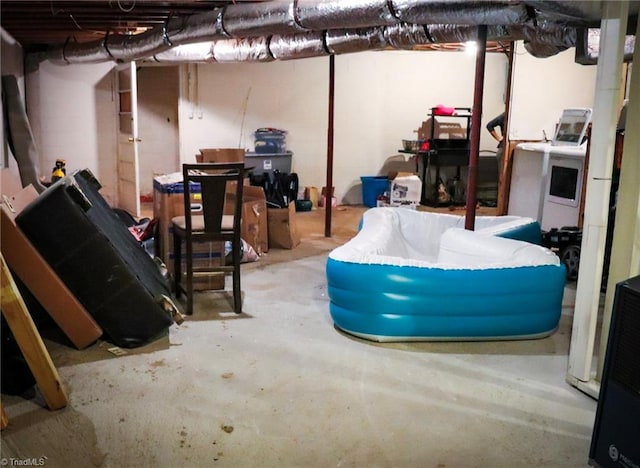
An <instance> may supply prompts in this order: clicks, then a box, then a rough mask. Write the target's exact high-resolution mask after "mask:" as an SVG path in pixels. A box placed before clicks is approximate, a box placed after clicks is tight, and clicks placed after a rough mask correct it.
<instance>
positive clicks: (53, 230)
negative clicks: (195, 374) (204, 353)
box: [16, 170, 173, 348]
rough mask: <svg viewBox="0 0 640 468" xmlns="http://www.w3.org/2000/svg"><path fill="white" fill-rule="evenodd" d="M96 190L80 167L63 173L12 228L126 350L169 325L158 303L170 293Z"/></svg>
mask: <svg viewBox="0 0 640 468" xmlns="http://www.w3.org/2000/svg"><path fill="white" fill-rule="evenodd" d="M99 188H100V185H99V183H98V182H97V180H96V179H95V178H94V177H93V175H92V174H91V173H90V172H89V171H87V170H85V171H80V172H75V173H74V174H72V175H68V176H66V177H64V178H63V179H61V180H59V181H58V182H56V183H54V184H53V185H51V186H50V187H49V188H47V190H45V191H44V192H43V193H42V194H40V196H39V197H38V198H37V199H36V200H34V201H33V202H32V203H31V204H30V205H29V206H27V207H26V208H25V209H24V210H23V211H22V212H21V213H20V214H19V215H18V216H17V217H16V224H17V225H18V227H19V228H20V229H21V230H22V232H23V233H24V234H25V235H26V236H27V238H28V239H29V241H30V242H31V243H32V244H33V246H34V247H35V248H36V249H37V250H38V252H39V253H40V255H42V257H43V258H44V259H45V260H46V261H47V263H48V264H49V265H50V266H51V267H52V268H53V270H54V271H55V272H56V273H57V274H58V276H59V277H60V279H61V280H62V281H63V282H64V283H65V284H66V285H67V287H68V288H69V290H70V291H71V292H72V293H73V294H74V295H75V296H76V298H77V299H78V301H79V302H80V303H81V304H82V305H83V306H84V307H85V308H86V309H87V311H88V312H89V313H90V314H91V315H92V316H93V318H94V319H95V320H96V322H98V324H99V325H100V326H101V327H102V328H103V330H104V332H105V333H106V334H107V335H108V337H109V338H110V339H111V341H112V342H113V343H114V344H116V345H118V346H121V347H126V348H132V347H136V346H140V345H143V344H145V343H148V342H149V341H152V340H153V339H155V338H158V337H159V336H161V335H162V334H164V333H166V331H167V329H168V327H169V326H170V325H171V324H172V323H173V318H172V316H171V314H170V313H169V312H167V311H166V310H165V307H164V306H163V296H164V297H167V298H168V297H170V289H169V285H168V282H167V280H166V279H165V277H164V276H162V273H161V272H160V270H159V268H158V266H157V265H156V263H155V261H154V260H153V259H152V258H151V257H150V256H149V255H148V254H147V253H146V252H145V250H144V249H143V248H142V246H141V245H140V244H139V243H138V242H137V241H136V240H135V238H134V237H133V236H132V235H131V233H130V232H129V230H128V228H127V226H126V225H125V223H124V222H123V221H122V220H121V219H120V217H118V215H117V214H116V213H115V212H114V211H113V210H112V209H111V208H110V207H109V205H108V204H107V202H106V200H105V199H104V198H103V197H102V195H100V193H99V192H98V189H99ZM52 294H55V291H52Z"/></svg>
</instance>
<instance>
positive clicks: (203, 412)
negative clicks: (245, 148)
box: [1, 208, 596, 468]
mask: <svg viewBox="0 0 640 468" xmlns="http://www.w3.org/2000/svg"><path fill="white" fill-rule="evenodd" d="M361 211H362V210H358V209H355V208H346V209H344V210H338V211H337V213H336V215H337V217H338V219H340V221H337V222H336V223H335V224H334V231H333V232H334V236H333V238H331V239H325V238H324V237H323V235H322V232H323V230H322V229H321V228H320V227H321V225H322V224H321V221H322V220H323V217H322V215H321V214H322V213H323V212H312V213H309V214H307V213H304V214H301V215H303V217H304V218H302V219H303V221H305V223H306V224H305V226H307V228H306V229H307V230H306V231H304V232H303V237H304V241H303V243H302V244H301V245H300V246H299V247H297V248H296V249H293V250H291V251H283V250H280V251H276V250H272V251H271V252H269V253H268V254H267V255H266V256H265V257H263V258H262V259H261V260H260V261H258V262H256V263H252V264H246V265H244V267H243V278H242V281H243V284H242V286H243V291H244V311H245V312H244V313H243V314H242V315H239V316H236V315H235V314H233V313H227V312H225V311H226V310H230V309H229V307H230V306H229V299H228V298H227V297H225V296H223V295H220V294H214V293H202V294H199V295H198V298H197V302H196V308H195V313H194V315H193V316H192V317H190V318H189V319H188V320H187V321H186V322H185V323H184V324H183V325H181V326H176V325H174V326H172V327H171V329H170V330H169V334H168V336H166V337H164V338H161V339H160V340H157V341H155V342H154V343H152V344H150V345H147V346H145V347H141V348H136V349H133V350H127V353H126V354H125V355H121V356H115V355H113V354H112V353H110V352H109V351H107V348H109V347H111V344H109V343H108V342H104V341H100V342H98V343H96V344H95V345H93V346H92V347H90V348H89V349H86V350H83V351H78V350H75V349H73V348H71V347H69V346H67V345H65V344H64V342H63V341H61V340H55V339H53V338H47V339H46V340H45V342H46V344H47V347H48V349H49V351H50V353H51V355H52V359H53V362H54V363H55V365H56V367H57V369H58V372H59V373H60V376H61V378H62V381H63V382H64V384H65V386H66V389H67V391H68V394H69V399H70V402H69V405H68V407H67V408H65V409H62V410H59V411H54V412H51V411H48V410H47V409H44V405H43V401H42V398H41V397H40V396H39V395H37V393H36V395H35V397H33V398H29V397H28V396H27V397H25V396H22V397H16V396H5V395H3V397H2V398H3V404H4V405H5V409H6V411H7V414H8V416H9V427H8V428H7V429H6V430H5V431H3V432H2V442H1V448H2V457H3V458H4V459H5V460H8V462H7V465H8V466H17V462H16V460H17V461H20V460H25V459H35V461H41V460H42V461H44V464H45V466H48V467H91V466H103V467H118V468H120V467H134V466H136V467H138V466H149V467H210V466H229V467H275V466H277V467H328V466H350V467H365V466H366V467H416V466H420V467H434V468H445V467H451V468H453V467H456V468H458V467H553V468H558V467H586V466H587V460H588V451H589V443H590V439H591V431H592V427H593V421H594V416H595V409H596V401H594V400H593V399H591V398H590V397H588V396H586V395H584V394H582V393H581V392H579V391H578V390H576V389H574V388H573V387H571V386H570V385H568V384H567V383H566V382H565V375H566V368H567V361H568V349H569V341H570V333H571V315H572V313H573V304H574V298H575V288H574V287H572V286H571V285H569V286H568V287H567V289H566V293H565V299H564V304H565V306H564V309H563V316H562V320H561V323H560V328H559V330H558V331H557V332H556V333H555V334H553V335H552V336H550V337H548V338H545V339H541V340H532V341H516V342H507V341H504V342H491V343H481V342H479V343H473V342H471V343H394V344H380V343H372V342H367V341H364V340H360V339H356V338H353V337H350V336H348V335H345V334H343V333H341V332H339V331H337V330H336V329H335V328H334V327H333V324H332V321H331V317H330V315H329V303H328V298H327V288H326V280H325V275H324V266H325V261H326V256H327V253H328V252H329V251H330V250H331V249H332V248H334V247H335V246H336V245H339V244H340V243H342V242H344V241H345V240H347V239H348V238H349V236H351V235H353V232H355V229H356V226H357V222H356V220H357V219H359V216H360V213H361ZM354 223H355V224H354ZM461 287H463V285H461ZM41 457H46V458H41ZM2 464H3V465H4V464H5V463H2Z"/></svg>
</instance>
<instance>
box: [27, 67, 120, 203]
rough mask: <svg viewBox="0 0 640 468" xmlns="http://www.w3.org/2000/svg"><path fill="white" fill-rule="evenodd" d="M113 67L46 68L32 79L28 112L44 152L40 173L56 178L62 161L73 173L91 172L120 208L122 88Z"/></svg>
mask: <svg viewBox="0 0 640 468" xmlns="http://www.w3.org/2000/svg"><path fill="white" fill-rule="evenodd" d="M113 67H114V64H113V63H101V64H93V65H67V66H60V65H54V64H52V63H51V62H48V61H46V62H42V63H40V64H39V66H38V67H37V69H35V70H30V71H29V73H27V76H26V94H27V98H28V111H29V118H30V120H31V126H32V129H33V133H34V137H35V139H36V142H37V144H38V148H39V151H40V171H41V173H42V174H43V175H44V176H45V177H46V178H49V177H50V176H51V171H52V168H53V167H54V165H55V161H56V159H58V158H62V159H64V160H66V163H67V172H71V171H74V170H76V169H84V168H88V169H89V170H91V172H93V173H94V175H95V176H96V178H97V179H98V180H99V181H100V183H101V184H102V186H103V188H102V190H101V193H102V195H103V196H104V197H105V198H106V199H107V201H108V202H109V203H111V204H114V205H115V201H116V200H115V197H116V194H117V190H116V161H117V146H116V99H117V96H116V94H117V93H116V88H115V75H114V73H112V70H113Z"/></svg>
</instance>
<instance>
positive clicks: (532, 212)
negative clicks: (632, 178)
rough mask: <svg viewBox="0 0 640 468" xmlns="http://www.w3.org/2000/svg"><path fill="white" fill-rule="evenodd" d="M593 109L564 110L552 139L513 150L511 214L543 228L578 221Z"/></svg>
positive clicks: (509, 209)
mask: <svg viewBox="0 0 640 468" xmlns="http://www.w3.org/2000/svg"><path fill="white" fill-rule="evenodd" d="M590 121H591V109H588V108H574V109H565V110H563V111H562V115H561V117H560V121H559V122H558V125H557V128H556V132H555V135H554V138H553V140H552V141H551V142H539V143H520V144H519V145H517V146H516V148H515V150H514V153H513V166H512V174H511V191H510V194H509V207H508V213H509V214H510V215H518V216H527V217H531V218H534V219H536V220H538V222H539V223H540V225H541V227H542V229H543V230H549V229H552V228H559V227H563V226H577V225H578V224H579V219H578V218H579V211H580V197H581V195H582V178H583V174H584V170H585V168H584V162H585V156H586V152H587V142H586V132H587V127H588V124H589V122H590Z"/></svg>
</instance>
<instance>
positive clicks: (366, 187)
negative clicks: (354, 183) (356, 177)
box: [360, 176, 389, 208]
mask: <svg viewBox="0 0 640 468" xmlns="http://www.w3.org/2000/svg"><path fill="white" fill-rule="evenodd" d="M360 180H361V181H362V204H363V205H364V206H368V207H369V208H373V207H375V206H376V205H377V200H378V196H379V195H382V194H383V193H384V192H386V191H387V190H389V178H388V177H387V176H362V177H360Z"/></svg>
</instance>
